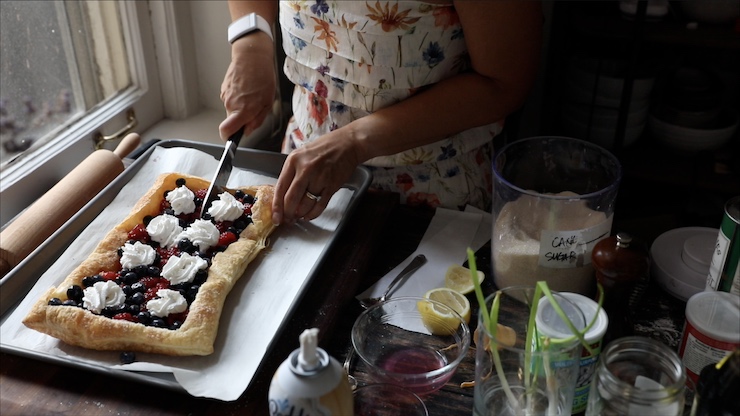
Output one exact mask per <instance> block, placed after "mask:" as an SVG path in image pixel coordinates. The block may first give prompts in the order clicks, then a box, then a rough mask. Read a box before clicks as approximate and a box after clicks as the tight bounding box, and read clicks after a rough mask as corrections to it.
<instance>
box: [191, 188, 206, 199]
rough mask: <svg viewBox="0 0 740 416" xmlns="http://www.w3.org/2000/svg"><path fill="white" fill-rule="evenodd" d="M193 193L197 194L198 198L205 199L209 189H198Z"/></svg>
mask: <svg viewBox="0 0 740 416" xmlns="http://www.w3.org/2000/svg"><path fill="white" fill-rule="evenodd" d="M193 193H194V194H195V197H196V198H200V199H205V198H206V194H207V193H208V189H198V190H197V191H195V192H193Z"/></svg>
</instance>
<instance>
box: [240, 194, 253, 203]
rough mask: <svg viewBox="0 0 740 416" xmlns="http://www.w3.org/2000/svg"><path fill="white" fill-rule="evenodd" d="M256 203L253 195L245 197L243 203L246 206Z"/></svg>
mask: <svg viewBox="0 0 740 416" xmlns="http://www.w3.org/2000/svg"><path fill="white" fill-rule="evenodd" d="M254 201H256V199H255V198H254V197H253V196H252V195H244V198H243V199H242V202H244V203H245V204H254Z"/></svg>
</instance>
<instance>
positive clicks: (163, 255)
mask: <svg viewBox="0 0 740 416" xmlns="http://www.w3.org/2000/svg"><path fill="white" fill-rule="evenodd" d="M157 254H159V258H160V259H161V261H160V264H161V265H162V266H164V265H165V264H167V260H169V259H170V257H172V256H179V255H180V249H178V248H177V247H170V248H164V247H157Z"/></svg>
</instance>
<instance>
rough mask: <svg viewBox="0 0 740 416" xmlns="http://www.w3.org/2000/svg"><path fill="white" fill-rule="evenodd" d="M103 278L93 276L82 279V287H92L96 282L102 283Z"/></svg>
mask: <svg viewBox="0 0 740 416" xmlns="http://www.w3.org/2000/svg"><path fill="white" fill-rule="evenodd" d="M102 281H103V276H100V275H95V276H86V277H84V278H83V279H82V286H84V287H90V286H92V285H94V284H95V283H97V282H102Z"/></svg>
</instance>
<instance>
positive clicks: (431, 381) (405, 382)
mask: <svg viewBox="0 0 740 416" xmlns="http://www.w3.org/2000/svg"><path fill="white" fill-rule="evenodd" d="M446 365H447V359H446V358H445V357H444V356H443V355H440V354H439V353H438V352H437V351H435V350H431V349H428V348H424V347H401V348H399V349H395V350H391V351H388V352H386V353H384V354H382V355H381V356H380V357H378V360H377V366H378V367H379V368H381V369H382V370H383V371H384V372H386V371H387V372H388V373H390V374H382V375H379V377H380V378H382V381H383V382H387V383H393V384H396V385H399V386H402V387H404V388H406V389H408V390H411V391H413V392H414V393H416V394H418V395H423V394H429V393H432V392H434V391H437V390H439V389H440V388H441V387H442V386H444V385H445V383H447V381H448V380H449V379H450V378H451V377H452V375H453V374H454V372H455V369H454V368H450V369H449V371H447V372H443V373H438V374H435V375H426V376H425V375H424V374H425V373H428V372H432V371H435V370H439V369H440V368H442V367H444V366H446Z"/></svg>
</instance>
